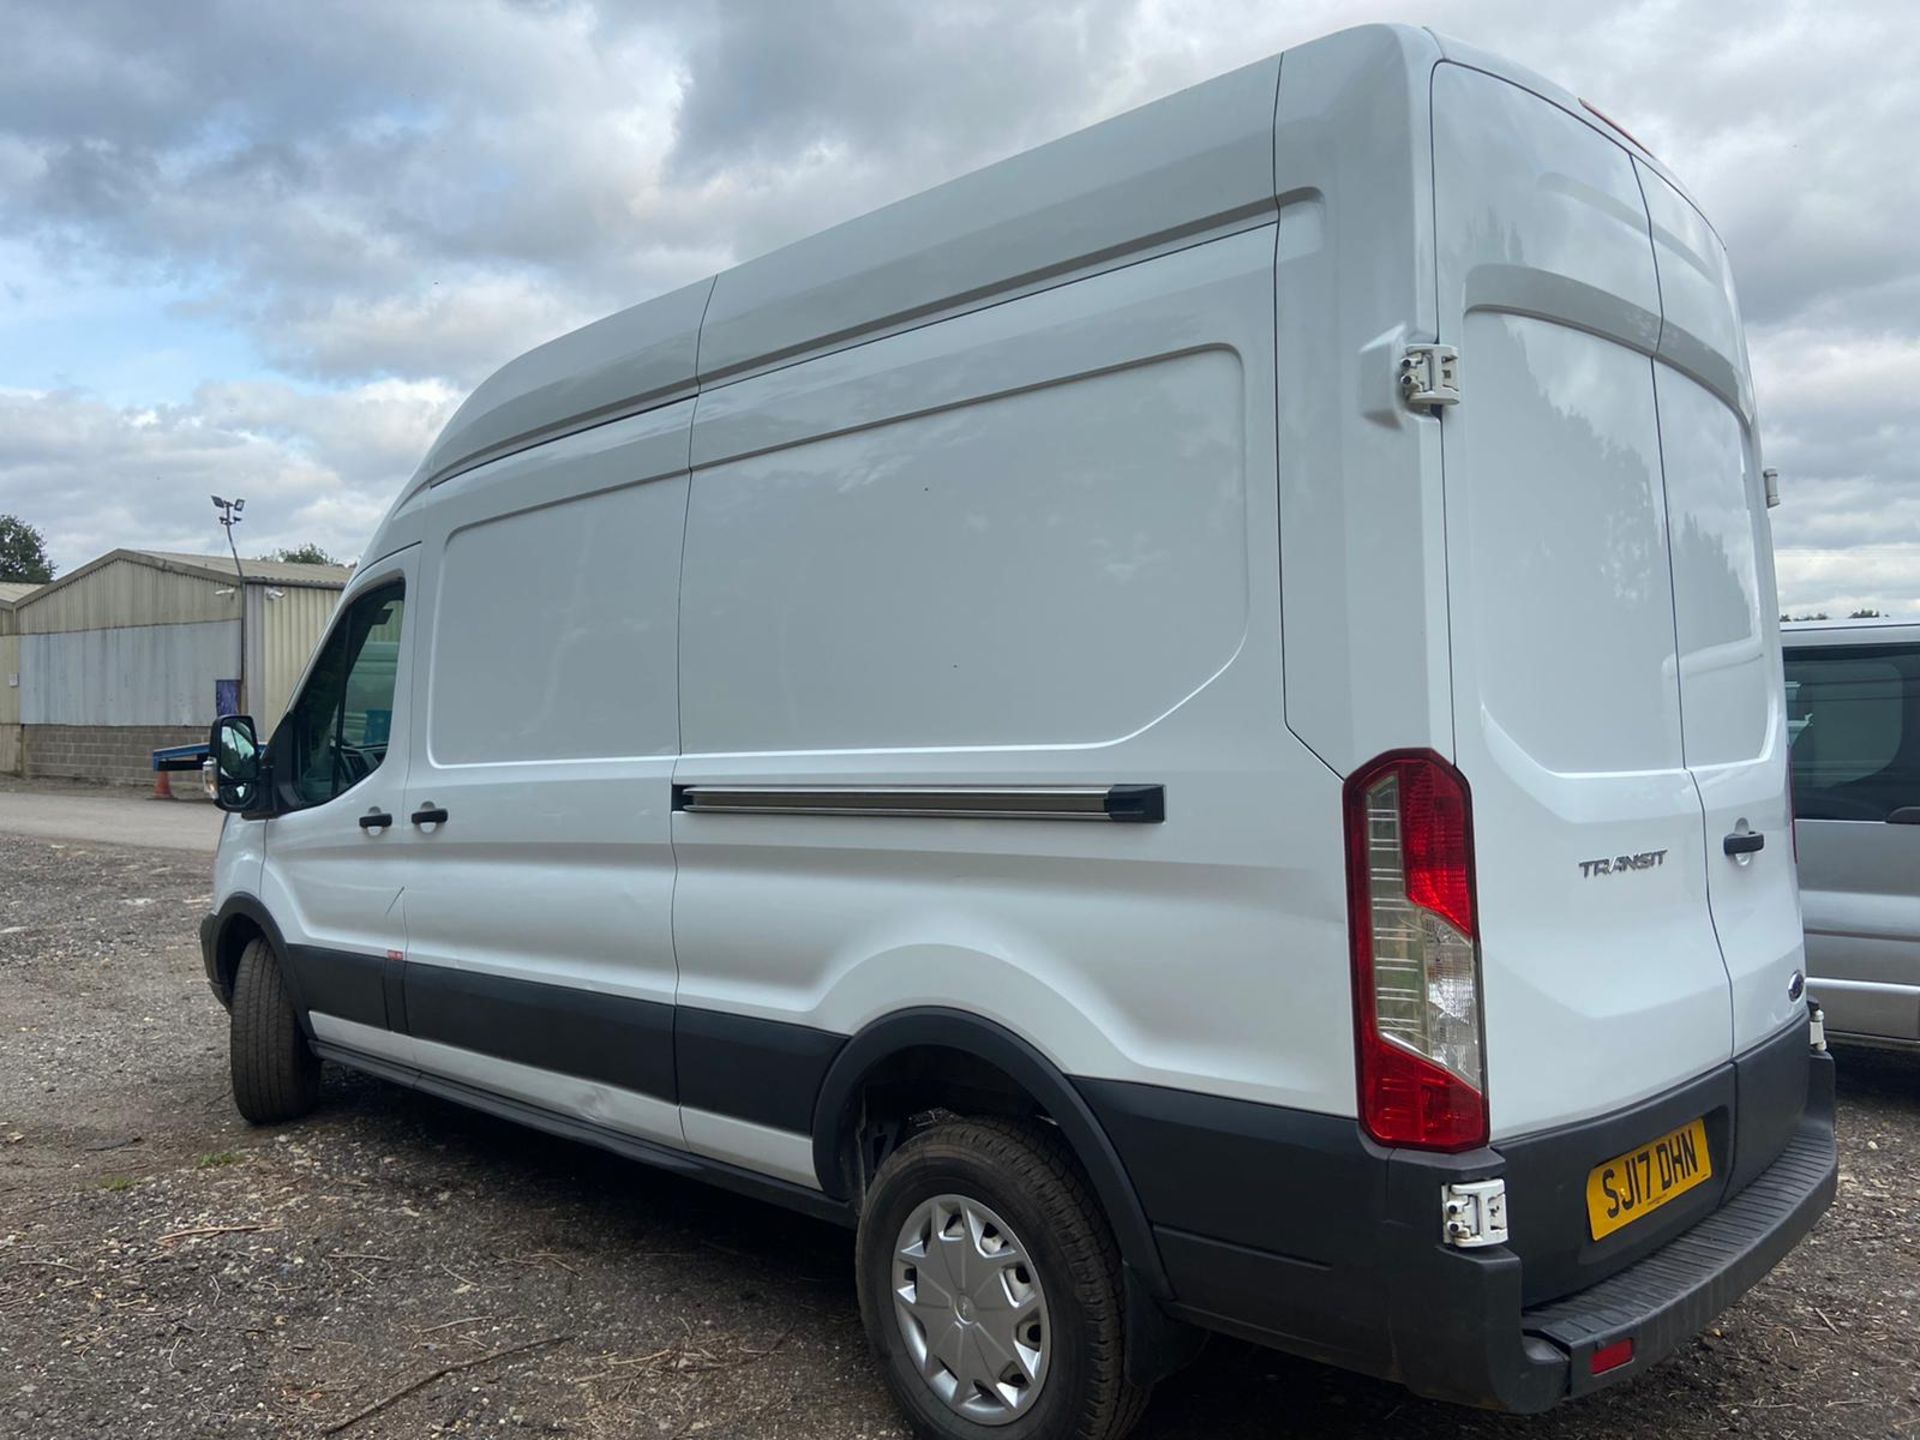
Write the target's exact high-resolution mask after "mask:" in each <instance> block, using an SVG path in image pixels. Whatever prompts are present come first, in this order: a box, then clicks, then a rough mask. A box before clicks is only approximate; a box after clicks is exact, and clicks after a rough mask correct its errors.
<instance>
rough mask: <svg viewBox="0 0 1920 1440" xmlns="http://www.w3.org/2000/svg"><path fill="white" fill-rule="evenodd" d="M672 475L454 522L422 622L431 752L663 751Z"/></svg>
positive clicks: (674, 591) (614, 754)
mask: <svg viewBox="0 0 1920 1440" xmlns="http://www.w3.org/2000/svg"><path fill="white" fill-rule="evenodd" d="M686 497H687V490H686V480H685V479H684V478H683V477H670V478H667V479H661V480H650V481H646V482H644V483H642V484H638V485H624V486H621V487H620V488H618V489H614V490H603V491H601V492H599V493H598V494H593V495H585V496H582V497H580V498H579V499H575V500H566V501H562V502H561V503H559V504H556V505H543V506H541V507H540V508H539V509H535V510H522V511H519V512H518V513H516V514H511V515H504V516H500V517H498V518H493V519H488V520H485V521H482V522H481V523H479V524H475V525H468V526H464V527H462V528H460V529H457V530H455V531H454V532H453V534H452V535H451V536H450V537H449V538H448V540H447V545H446V549H445V551H444V552H443V554H442V559H441V572H440V584H439V589H438V591H437V593H436V604H435V606H434V619H433V651H432V654H433V658H432V660H431V662H430V669H431V676H430V679H429V684H428V698H427V749H428V755H429V757H430V758H431V760H432V762H433V763H434V764H435V765H484V764H505V763H512V762H517V761H536V760H591V759H620V758H630V757H638V756H649V755H671V754H673V753H674V751H675V750H676V749H677V748H678V745H679V740H680V711H679V701H678V700H677V698H676V693H677V692H676V689H675V686H676V674H675V671H676V665H677V659H676V649H675V645H676V636H675V626H676V623H677V621H676V608H677V605H678V595H679V585H680V536H681V532H682V530H683V528H684V526H685V524H686Z"/></svg>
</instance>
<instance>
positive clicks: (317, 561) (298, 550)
mask: <svg viewBox="0 0 1920 1440" xmlns="http://www.w3.org/2000/svg"><path fill="white" fill-rule="evenodd" d="M267 558H268V559H269V560H278V561H279V562H280V563H281V564H283V565H338V564H340V563H341V562H340V561H338V560H336V559H334V558H333V556H331V555H329V554H328V553H327V552H326V551H325V550H322V549H321V548H320V547H319V546H318V545H315V544H314V543H313V542H312V541H311V540H309V541H308V542H307V543H306V544H305V545H287V546H282V547H281V548H280V549H278V550H276V551H274V552H273V554H271V555H269V556H268V557H267Z"/></svg>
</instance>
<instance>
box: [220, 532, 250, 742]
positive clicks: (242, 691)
mask: <svg viewBox="0 0 1920 1440" xmlns="http://www.w3.org/2000/svg"><path fill="white" fill-rule="evenodd" d="M246 504H247V502H246V501H245V500H222V499H221V498H220V497H219V496H218V495H215V496H214V497H213V508H214V509H216V510H218V511H219V512H220V524H221V525H222V526H223V527H224V528H225V529H226V532H227V549H228V551H229V552H231V554H232V555H233V573H234V576H235V578H236V584H235V587H234V593H235V594H236V595H238V596H239V597H240V674H239V678H238V680H237V681H236V685H237V690H238V693H236V694H235V695H234V697H233V703H234V704H235V705H236V706H237V707H238V708H239V710H240V711H241V713H242V714H244V713H246V709H247V572H246V571H245V570H244V569H243V568H242V567H241V564H240V547H239V546H238V545H237V544H235V543H234V539H233V527H234V526H236V525H238V524H239V523H240V519H241V516H240V512H241V511H242V510H243V509H245V508H246Z"/></svg>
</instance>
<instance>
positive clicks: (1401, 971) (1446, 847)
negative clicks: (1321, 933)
mask: <svg viewBox="0 0 1920 1440" xmlns="http://www.w3.org/2000/svg"><path fill="white" fill-rule="evenodd" d="M1346 828H1347V893H1348V906H1349V915H1348V919H1349V931H1350V933H1351V935H1352V941H1353V1001H1354V1028H1355V1032H1356V1043H1357V1046H1358V1055H1359V1081H1360V1119H1361V1123H1362V1124H1363V1125H1365V1127H1366V1129H1367V1133H1368V1134H1370V1135H1372V1136H1373V1138H1374V1139H1376V1140H1378V1141H1379V1142H1380V1143H1381V1144H1383V1145H1406V1146H1413V1147H1416V1148H1419V1149H1423V1150H1449V1151H1451V1150H1470V1149H1473V1148H1474V1147H1475V1146H1478V1145H1484V1144H1485V1143H1486V1141H1487V1101H1486V1084H1485V1079H1484V1071H1483V1065H1482V1059H1481V1053H1480V1029H1481V1025H1480V1013H1481V998H1480V963H1479V947H1478V943H1477V942H1478V938H1479V932H1478V928H1477V925H1476V922H1475V917H1474V899H1473V822H1472V813H1471V810H1470V808H1469V805H1468V799H1467V785H1466V781H1464V780H1463V779H1461V778H1460V774H1459V772H1458V771H1456V770H1455V769H1454V768H1453V767H1452V766H1451V765H1449V764H1448V763H1447V762H1446V761H1444V760H1442V759H1441V758H1440V757H1439V756H1438V755H1435V754H1432V753H1431V752H1428V751H1405V752H1396V753H1394V754H1390V755H1383V756H1381V757H1380V758H1379V759H1378V760H1375V761H1374V762H1373V763H1372V764H1370V765H1368V766H1366V767H1365V768H1364V769H1362V770H1361V771H1360V772H1359V773H1358V774H1356V775H1355V776H1354V777H1353V778H1352V779H1350V780H1349V781H1348V782H1347V786H1346Z"/></svg>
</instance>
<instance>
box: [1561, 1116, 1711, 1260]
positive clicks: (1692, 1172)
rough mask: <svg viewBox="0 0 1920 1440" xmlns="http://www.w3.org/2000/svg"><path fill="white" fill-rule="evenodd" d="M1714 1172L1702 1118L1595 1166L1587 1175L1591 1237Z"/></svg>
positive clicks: (1630, 1219)
mask: <svg viewBox="0 0 1920 1440" xmlns="http://www.w3.org/2000/svg"><path fill="white" fill-rule="evenodd" d="M1712 1175H1713V1160H1712V1158H1711V1157H1710V1156H1708V1154H1707V1127H1706V1125H1705V1124H1704V1123H1703V1122H1701V1121H1699V1120H1695V1121H1693V1122H1692V1123H1691V1124H1688V1125H1682V1126H1681V1127H1680V1128H1679V1129H1678V1130H1675V1131H1673V1132H1672V1133H1671V1134H1667V1135H1662V1136H1661V1137H1660V1138H1659V1139H1658V1140H1655V1141H1654V1142H1653V1143H1652V1144H1649V1145H1642V1146H1641V1147H1640V1148H1639V1149H1638V1150H1629V1151H1628V1152H1627V1153H1626V1154H1625V1155H1617V1156H1615V1157H1614V1158H1613V1159H1611V1160H1609V1161H1607V1162H1606V1164H1604V1165H1596V1166H1594V1167H1593V1169H1592V1171H1590V1172H1589V1173H1588V1175H1587V1222H1588V1224H1589V1225H1590V1226H1591V1227H1592V1229H1593V1238H1594V1239H1596V1240H1602V1239H1605V1238H1606V1237H1607V1236H1609V1235H1611V1234H1612V1233H1613V1232H1614V1231H1616V1230H1619V1229H1621V1228H1622V1227H1624V1226H1627V1225H1631V1224H1632V1223H1633V1222H1634V1221H1636V1220H1638V1219H1640V1217H1641V1216H1643V1215H1650V1214H1652V1213H1653V1212H1654V1211H1655V1210H1658V1209H1659V1208H1660V1207H1661V1206H1662V1205H1664V1204H1666V1203H1667V1202H1668V1201H1669V1200H1673V1199H1676V1198H1678V1197H1679V1196H1681V1195H1684V1194H1686V1193H1687V1191H1689V1190H1691V1189H1693V1187H1694V1186H1696V1185H1698V1184H1701V1183H1702V1182H1703V1181H1705V1180H1708V1179H1710V1178H1711V1177H1712Z"/></svg>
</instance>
